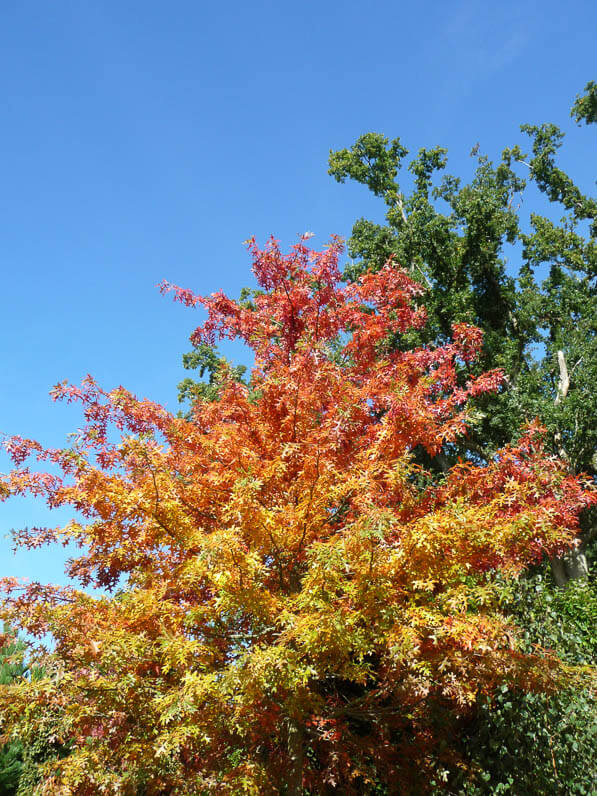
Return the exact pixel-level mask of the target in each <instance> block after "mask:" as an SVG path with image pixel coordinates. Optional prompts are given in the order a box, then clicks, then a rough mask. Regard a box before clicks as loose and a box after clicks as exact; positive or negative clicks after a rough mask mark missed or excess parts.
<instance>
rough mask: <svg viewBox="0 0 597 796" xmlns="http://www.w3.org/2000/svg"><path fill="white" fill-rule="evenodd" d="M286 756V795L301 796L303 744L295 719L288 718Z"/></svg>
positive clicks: (300, 729) (300, 730)
mask: <svg viewBox="0 0 597 796" xmlns="http://www.w3.org/2000/svg"><path fill="white" fill-rule="evenodd" d="M288 757H289V758H290V768H289V771H288V778H287V780H286V784H287V790H286V793H287V794H288V796H302V793H303V766H304V745H303V728H302V727H301V726H300V724H299V723H298V721H296V720H295V719H288Z"/></svg>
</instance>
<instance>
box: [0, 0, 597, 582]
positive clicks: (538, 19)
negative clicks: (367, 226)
mask: <svg viewBox="0 0 597 796" xmlns="http://www.w3.org/2000/svg"><path fill="white" fill-rule="evenodd" d="M1 6H2V8H1V10H0V23H1V24H0V41H1V46H0V87H1V96H2V103H1V104H0V143H1V148H0V152H1V155H0V158H1V161H2V168H1V178H2V179H1V182H0V205H1V206H0V227H1V234H0V257H1V267H2V288H3V290H2V312H1V314H0V322H1V324H2V330H1V334H0V345H1V347H2V368H1V371H0V382H1V383H0V430H1V431H3V432H5V433H20V434H22V435H23V436H29V437H34V438H37V439H39V440H40V441H42V442H44V443H46V444H48V445H62V444H63V443H64V442H65V439H66V434H67V433H68V432H69V431H73V430H75V429H76V428H77V427H78V426H79V425H80V422H81V420H80V415H79V413H78V411H77V409H76V408H74V407H72V406H71V407H65V406H61V405H56V404H53V403H52V402H51V400H50V399H49V397H48V390H49V388H50V387H51V386H52V385H53V384H55V383H56V382H57V381H59V380H62V379H69V380H71V381H74V382H77V381H79V380H80V379H81V378H82V377H83V376H84V375H85V374H86V373H88V372H90V373H92V374H93V375H94V376H95V377H96V378H97V379H98V380H99V381H100V383H101V384H102V385H104V386H106V387H108V388H110V387H114V386H117V385H118V384H124V385H125V386H126V387H128V388H129V389H131V390H132V391H133V392H136V393H137V394H139V395H140V396H147V397H150V398H152V399H154V400H158V401H160V402H162V403H165V404H166V405H167V406H168V407H169V408H171V409H173V410H176V408H177V404H176V384H177V383H178V381H180V379H181V378H183V377H184V375H185V373H184V371H183V369H182V366H181V363H180V359H181V354H182V353H183V351H185V350H188V343H187V338H188V335H189V333H190V332H191V330H192V329H193V328H194V326H196V325H197V323H198V322H199V320H200V318H199V316H198V314H196V313H193V312H191V311H190V310H185V309H184V308H182V307H180V306H175V305H173V304H172V303H171V302H170V300H169V299H167V298H163V297H161V296H160V295H159V293H158V291H157V290H156V287H155V285H156V283H158V282H159V281H161V280H162V279H164V278H166V279H168V280H170V281H172V282H175V283H177V284H180V285H183V286H186V287H191V288H193V289H194V290H195V291H196V292H200V293H209V292H212V291H214V290H217V289H219V288H223V289H224V290H226V291H228V292H230V293H233V294H237V293H238V291H239V290H240V288H241V287H242V286H243V285H247V284H251V278H250V274H249V265H250V264H249V260H248V257H247V255H246V253H245V252H244V249H243V245H242V241H243V240H245V239H246V238H248V237H249V236H251V235H256V236H257V238H258V240H259V241H262V242H263V241H264V240H265V239H266V237H267V236H268V235H270V234H271V233H273V234H275V235H276V237H278V238H280V239H281V240H282V242H283V243H284V245H285V246H286V245H289V244H291V243H292V242H294V240H295V239H296V235H297V234H299V233H302V232H304V231H306V230H312V231H313V232H315V233H316V237H315V238H314V239H313V241H312V243H313V244H314V245H315V246H317V245H321V244H323V243H324V242H325V241H326V239H327V238H328V236H329V235H330V234H331V233H338V234H341V235H344V236H347V235H348V234H349V232H350V228H351V226H352V223H353V221H354V220H355V219H356V218H357V217H359V216H366V217H374V218H378V217H380V214H381V212H382V208H381V207H380V206H379V204H378V203H377V201H375V200H373V199H371V198H370V197H369V196H368V195H367V192H366V191H365V189H363V188H361V187H360V186H353V185H344V186H341V185H338V184H336V183H335V182H334V181H333V180H332V179H331V178H330V177H328V176H327V173H326V172H327V157H328V152H329V150H330V148H340V147H343V146H349V145H350V144H351V143H353V141H354V140H355V139H356V137H357V136H358V135H360V134H362V133H365V132H368V131H372V130H374V131H380V132H383V133H385V134H386V135H388V136H391V137H394V136H397V135H399V136H400V137H401V139H402V141H403V143H404V144H405V145H406V146H407V147H409V148H410V149H411V150H416V149H418V148H419V147H421V146H433V145H436V144H439V145H442V146H446V147H448V149H449V156H450V165H449V170H450V171H452V172H453V173H456V174H461V173H467V172H468V171H470V169H471V165H472V164H471V160H470V158H469V157H468V153H469V151H470V149H471V147H472V146H473V145H474V144H475V143H476V142H479V143H480V145H481V149H482V150H483V151H485V152H486V153H488V154H489V155H490V156H494V157H495V156H497V155H498V153H499V151H500V150H501V149H502V148H503V147H504V146H506V145H510V144H512V143H515V142H517V141H518V140H519V135H518V126H519V124H520V123H522V122H531V123H535V122H543V121H554V122H556V123H557V124H560V125H561V126H562V127H563V128H564V129H565V130H566V132H567V133H569V135H568V138H567V142H566V145H565V149H564V152H563V155H562V162H563V163H564V165H565V167H566V168H567V169H569V171H570V173H571V174H573V175H574V176H575V177H576V178H577V179H578V180H579V181H580V183H581V184H582V185H584V187H585V188H586V189H590V187H591V184H592V180H593V179H594V163H595V148H594V136H592V135H591V131H587V130H586V129H583V130H578V129H577V128H575V127H574V126H573V125H572V123H571V121H570V119H569V116H568V113H569V108H570V105H571V103H572V101H573V99H574V96H575V95H576V94H577V93H578V92H580V91H581V90H582V88H583V87H584V85H585V83H586V82H587V81H588V80H589V79H595V78H597V74H596V72H597V70H596V68H595V67H596V66H597V64H596V61H597V59H596V58H595V30H597V6H596V5H595V3H593V2H590V0H581V1H579V0H571V2H568V3H566V4H562V3H559V2H558V3H556V2H553V1H552V0H543V1H542V2H539V1H535V0H531V1H529V0H522V1H521V2H516V3H515V2H510V0H507V1H506V2H503V3H501V4H488V3H485V2H480V1H479V0H465V1H464V2H454V3H450V2H421V3H418V4H414V3H408V4H407V3H399V2H395V0H394V2H389V1H388V2H386V1H384V2H379V0H369V2H366V3H363V2H353V1H352V0H349V1H348V2H337V1H334V2H326V0H320V2H312V0H303V2H301V3H292V4H290V3H285V2H283V0H282V1H280V0H278V2H254V3H246V2H244V3H241V2H237V0H231V1H230V2H228V3H222V4H219V5H218V4H214V3H202V2H197V0H195V1H194V2H189V1H188V0H175V1H174V2H172V3H168V4H166V3H163V2H155V0H144V2H140V1H138V0H118V2H116V0H103V1H102V0H96V1H95V2H92V1H91V0H74V1H72V2H69V1H68V0H57V1H56V2H53V3H48V2H45V1H44V2H42V1H41V0H36V1H35V2H32V1H31V0H18V1H17V0H3V2H2V4H1ZM226 353H228V355H229V356H231V357H233V358H237V359H238V358H239V357H242V352H241V351H240V350H239V349H238V348H230V347H228V349H227V351H226ZM7 467H8V464H7V463H6V460H2V461H1V462H0V468H1V469H6V468H7ZM65 518H66V515H64V514H62V515H61V516H60V517H56V518H55V519H54V518H52V517H50V518H49V520H48V517H47V513H46V512H45V511H44V510H43V508H42V507H40V506H37V505H35V504H34V503H32V502H31V501H15V502H11V503H9V504H5V505H3V506H0V557H1V561H2V567H1V574H6V575H8V574H10V575H20V576H26V577H29V578H36V579H41V580H43V581H61V580H63V576H62V574H61V572H62V562H63V559H64V551H62V550H58V551H49V550H44V551H40V552H36V553H32V552H21V553H20V554H19V555H18V556H17V557H13V556H12V555H11V554H10V553H9V550H10V542H9V541H8V540H6V539H4V538H3V537H4V534H5V533H6V532H7V531H8V530H9V529H10V528H11V527H14V526H20V525H35V524H41V523H47V522H50V523H51V524H58V523H59V522H60V520H61V519H65Z"/></svg>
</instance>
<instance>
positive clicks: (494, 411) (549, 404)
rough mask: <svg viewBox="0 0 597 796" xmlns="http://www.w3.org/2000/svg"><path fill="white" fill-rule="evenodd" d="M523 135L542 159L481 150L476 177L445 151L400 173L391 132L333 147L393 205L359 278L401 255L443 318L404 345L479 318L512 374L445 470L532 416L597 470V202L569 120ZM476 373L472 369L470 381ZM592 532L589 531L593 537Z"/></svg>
mask: <svg viewBox="0 0 597 796" xmlns="http://www.w3.org/2000/svg"><path fill="white" fill-rule="evenodd" d="M596 103H597V86H596V84H595V83H593V82H591V83H588V84H587V86H586V88H585V93H584V94H583V95H581V96H579V97H578V98H577V100H576V102H575V103H574V106H573V108H572V113H571V115H572V116H573V118H574V119H575V120H576V121H577V122H579V123H580V122H583V121H584V122H585V123H586V124H591V123H593V122H595V120H596ZM521 129H522V132H523V133H524V134H525V135H526V136H527V137H528V138H529V139H530V143H531V153H530V155H527V154H525V153H524V152H523V151H522V149H521V147H520V146H519V145H516V146H514V147H510V148H507V149H505V150H504V151H503V152H502V154H501V157H500V160H499V162H497V163H493V162H492V161H491V160H489V158H487V157H486V156H484V155H480V154H479V147H478V145H476V146H475V147H474V148H473V150H472V152H471V155H472V156H473V157H474V158H475V159H476V168H475V172H474V175H473V178H472V179H471V180H470V181H469V182H464V181H462V180H461V179H460V178H458V177H456V176H453V175H447V174H442V173H443V172H444V170H445V169H446V166H447V152H446V150H445V149H443V148H441V147H435V148H433V149H421V150H419V152H418V154H417V155H416V156H415V157H414V158H412V160H410V162H409V163H408V165H407V171H408V172H409V173H410V175H409V176H408V177H407V179H406V180H404V181H403V180H399V172H400V170H401V168H402V167H403V165H404V164H405V162H406V158H407V155H408V151H407V149H406V148H405V147H404V146H403V145H402V143H401V142H400V139H398V138H396V139H394V140H392V141H389V140H388V139H387V138H386V137H385V136H383V135H381V134H380V133H367V134H365V135H363V136H361V137H360V138H359V139H358V140H357V141H356V142H355V144H354V145H353V146H352V147H350V149H341V150H338V151H335V152H331V154H330V160H329V173H330V174H331V175H332V176H333V177H335V179H336V180H337V181H338V182H345V181H346V180H347V179H352V180H356V181H357V182H360V183H362V184H363V185H365V186H366V187H367V188H369V190H370V191H372V192H373V193H374V194H375V195H376V196H378V197H379V198H380V199H381V200H382V201H383V202H384V203H385V205H386V214H385V223H384V224H378V223H374V222H372V221H369V220H366V219H360V220H358V221H357V222H356V223H355V225H354V227H353V230H352V235H351V237H350V240H349V242H348V249H349V254H350V257H351V262H350V264H349V265H348V267H347V268H346V271H345V273H346V277H347V279H353V280H354V279H356V278H358V276H359V275H360V274H361V273H363V272H364V271H367V270H376V269H379V268H380V267H381V266H382V265H383V264H384V263H385V262H386V261H387V259H388V258H390V257H391V258H393V260H394V261H395V262H396V263H398V264H400V265H401V266H403V267H406V268H408V269H409V270H410V271H411V273H412V275H413V277H414V278H416V279H418V281H419V282H421V284H423V285H425V286H426V287H427V288H428V291H427V294H426V296H425V297H424V299H423V301H424V304H425V306H426V308H427V310H428V313H429V323H428V325H427V327H426V328H425V329H424V330H423V331H422V332H420V333H419V334H418V339H417V340H411V339H409V340H397V341H396V345H408V346H410V345H412V344H413V343H414V342H419V343H420V342H423V343H435V342H440V341H442V340H444V339H445V338H447V337H448V336H449V335H450V332H451V323H453V322H455V321H456V322H468V323H472V324H474V325H476V326H479V327H480V328H481V329H483V332H484V355H483V357H482V359H481V361H480V362H479V363H478V364H476V365H475V368H476V369H483V370H486V369H489V368H494V367H499V368H502V369H503V370H504V371H505V373H506V374H507V383H506V386H505V389H503V390H502V391H501V392H500V394H498V395H494V396H489V397H487V396H485V397H483V398H481V399H479V400H478V401H477V407H476V408H477V418H476V419H477V423H476V426H475V429H474V431H473V433H471V434H470V435H469V436H468V437H467V438H466V439H465V440H463V441H462V444H461V445H460V446H454V445H453V446H451V447H448V446H446V447H445V448H444V450H443V451H442V454H441V455H440V456H439V457H437V460H436V462H435V465H436V467H437V468H438V469H442V468H443V469H445V467H446V465H447V464H448V463H449V462H450V460H454V459H455V458H456V457H458V456H462V455H465V456H468V457H471V458H473V459H478V460H487V459H489V458H491V456H492V455H493V454H494V452H495V450H496V449H497V448H498V447H499V446H500V445H502V444H504V443H505V442H506V441H507V440H510V439H512V438H514V437H516V435H517V434H518V433H519V431H520V428H521V427H522V425H523V424H524V422H525V421H528V420H531V419H533V418H535V417H539V418H540V419H541V421H542V422H543V423H544V425H545V426H546V428H547V430H548V435H549V439H550V441H551V446H552V449H553V451H554V453H556V454H558V455H560V456H562V457H563V458H565V459H566V460H567V461H568V463H569V466H570V469H571V470H572V471H574V472H578V471H581V470H584V471H588V472H590V473H593V474H597V460H596V459H595V450H596V447H597V402H596V401H595V398H594V385H595V384H596V383H597V292H596V287H597V283H596V279H597V243H596V235H597V201H596V200H595V199H594V198H593V197H590V196H587V195H585V194H584V193H583V192H582V191H581V189H580V188H579V187H578V186H577V185H576V184H575V182H574V181H573V180H572V178H571V177H569V176H568V175H567V174H566V173H565V172H564V171H562V170H561V169H560V168H559V167H558V165H557V162H556V156H557V154H558V150H559V148H560V147H561V145H562V142H563V139H564V134H563V133H562V132H561V130H559V128H558V127H556V126H555V125H553V124H542V125H523V126H522V128H521ZM523 198H524V199H525V201H526V200H527V198H530V200H531V205H532V204H533V202H534V204H535V205H538V206H541V204H543V205H545V206H546V207H547V211H546V213H547V214H540V213H538V212H531V213H530V214H529V215H528V216H527V215H524V216H523V213H522V210H521V208H522V207H523V206H524V207H525V208H526V204H525V205H523V204H522V200H523ZM525 212H526V211H525ZM470 375H471V374H470V373H469V371H468V370H467V368H466V367H465V366H464V365H463V368H462V373H461V378H462V379H463V381H465V380H466V379H467V378H468V377H469V376H470ZM588 526H589V524H588ZM592 533H594V532H593V531H592V530H591V527H587V529H586V533H585V537H586V539H587V540H588V539H589V538H590V536H591V534H592ZM554 574H555V575H556V577H557V578H558V580H559V581H560V582H562V583H564V582H565V581H566V580H567V579H568V578H569V577H576V576H578V575H581V574H586V562H585V560H584V558H583V556H582V554H578V555H573V556H570V557H568V558H567V559H566V560H565V561H564V560H563V561H560V562H555V564H554Z"/></svg>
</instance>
